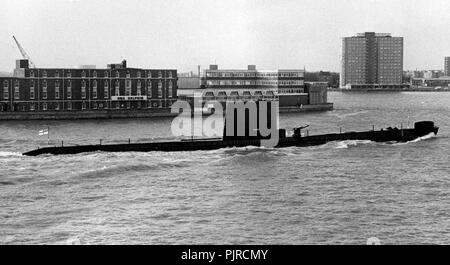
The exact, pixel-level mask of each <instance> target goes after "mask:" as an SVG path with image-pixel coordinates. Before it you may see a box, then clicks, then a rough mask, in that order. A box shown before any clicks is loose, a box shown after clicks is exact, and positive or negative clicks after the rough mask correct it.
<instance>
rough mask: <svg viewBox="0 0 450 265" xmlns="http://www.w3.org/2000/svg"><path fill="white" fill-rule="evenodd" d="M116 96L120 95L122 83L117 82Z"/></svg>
mask: <svg viewBox="0 0 450 265" xmlns="http://www.w3.org/2000/svg"><path fill="white" fill-rule="evenodd" d="M115 95H116V96H119V95H120V82H119V81H116V92H115Z"/></svg>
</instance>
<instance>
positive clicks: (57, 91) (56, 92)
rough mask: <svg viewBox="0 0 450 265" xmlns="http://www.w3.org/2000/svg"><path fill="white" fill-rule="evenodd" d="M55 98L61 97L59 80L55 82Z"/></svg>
mask: <svg viewBox="0 0 450 265" xmlns="http://www.w3.org/2000/svg"><path fill="white" fill-rule="evenodd" d="M55 99H59V81H56V82H55Z"/></svg>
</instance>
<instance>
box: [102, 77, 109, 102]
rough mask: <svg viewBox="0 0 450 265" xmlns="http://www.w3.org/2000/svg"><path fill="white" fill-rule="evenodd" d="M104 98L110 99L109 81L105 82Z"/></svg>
mask: <svg viewBox="0 0 450 265" xmlns="http://www.w3.org/2000/svg"><path fill="white" fill-rule="evenodd" d="M103 96H104V98H109V83H108V81H105V86H104V90H103Z"/></svg>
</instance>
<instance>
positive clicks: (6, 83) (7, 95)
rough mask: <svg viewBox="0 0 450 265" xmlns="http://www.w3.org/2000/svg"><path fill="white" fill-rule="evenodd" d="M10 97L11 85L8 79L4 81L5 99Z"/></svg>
mask: <svg viewBox="0 0 450 265" xmlns="http://www.w3.org/2000/svg"><path fill="white" fill-rule="evenodd" d="M8 98H9V85H8V81H6V80H5V81H4V82H3V99H8Z"/></svg>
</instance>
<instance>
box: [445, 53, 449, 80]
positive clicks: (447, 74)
mask: <svg viewBox="0 0 450 265" xmlns="http://www.w3.org/2000/svg"><path fill="white" fill-rule="evenodd" d="M444 72H445V76H450V56H448V57H445V63H444Z"/></svg>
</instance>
